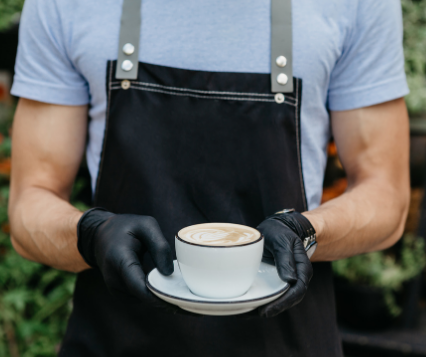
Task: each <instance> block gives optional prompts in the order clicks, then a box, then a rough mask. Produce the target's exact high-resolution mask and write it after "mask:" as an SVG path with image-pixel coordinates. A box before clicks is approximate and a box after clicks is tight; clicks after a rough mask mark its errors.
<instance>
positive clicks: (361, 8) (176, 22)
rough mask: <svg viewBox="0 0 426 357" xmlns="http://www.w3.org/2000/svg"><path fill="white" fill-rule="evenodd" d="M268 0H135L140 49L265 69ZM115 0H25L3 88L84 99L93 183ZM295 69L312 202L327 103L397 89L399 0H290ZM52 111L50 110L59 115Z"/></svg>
mask: <svg viewBox="0 0 426 357" xmlns="http://www.w3.org/2000/svg"><path fill="white" fill-rule="evenodd" d="M270 1H271V0H215V1H200V0H143V1H142V28H141V39H140V51H139V59H140V61H143V62H148V63H153V64H158V65H164V66H169V67H177V68H185V69H194V70H204V71H220V72H250V73H269V72H270V58H269V56H270ZM121 6H122V0H27V1H26V2H25V6H24V10H23V14H22V19H21V27H20V38H19V48H18V56H17V62H16V75H15V78H14V83H13V87H12V94H14V95H16V96H20V97H25V98H29V99H34V100H38V101H42V102H47V103H54V104H64V105H82V104H87V103H89V104H90V117H91V121H90V124H89V143H88V146H87V161H88V166H89V170H90V173H91V175H92V186H93V188H94V187H95V184H96V177H97V173H98V166H99V160H100V153H101V146H102V140H103V135H104V128H105V110H106V100H107V98H106V89H105V79H106V73H105V72H106V63H107V60H111V59H117V53H118V35H119V25H120V16H121ZM293 42H294V43H293V51H294V53H293V59H294V75H295V76H296V77H299V78H301V79H302V80H303V93H302V113H301V126H302V130H301V136H302V168H303V177H304V180H305V185H306V194H307V199H308V204H309V208H310V209H313V208H315V207H316V206H318V205H319V203H320V201H321V194H322V183H323V176H324V168H325V164H326V146H327V142H328V140H329V136H330V120H329V115H328V110H349V109H355V108H360V107H365V106H369V105H373V104H378V103H381V102H385V101H389V100H392V99H395V98H399V97H402V96H405V95H406V94H407V93H408V88H407V84H406V80H405V74H404V57H403V50H402V16H401V5H400V2H399V0H294V1H293ZM58 119H59V118H58Z"/></svg>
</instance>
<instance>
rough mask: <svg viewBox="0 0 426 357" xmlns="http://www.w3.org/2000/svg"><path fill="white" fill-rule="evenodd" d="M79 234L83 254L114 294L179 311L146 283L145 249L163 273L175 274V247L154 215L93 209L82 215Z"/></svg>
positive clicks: (132, 300) (170, 310) (125, 298)
mask: <svg viewBox="0 0 426 357" xmlns="http://www.w3.org/2000/svg"><path fill="white" fill-rule="evenodd" d="M77 236H78V243H77V246H78V250H79V251H80V254H81V255H82V256H83V258H84V260H85V261H86V262H87V263H88V264H89V265H90V266H91V267H97V268H99V270H100V271H101V273H102V276H103V278H104V281H105V284H106V285H107V287H108V290H109V291H110V292H111V293H112V294H113V295H114V296H116V297H118V298H121V299H124V300H125V301H126V302H144V303H148V304H151V306H155V307H159V308H163V309H166V310H168V312H172V313H174V312H176V311H178V310H180V309H178V308H177V307H174V306H173V305H171V304H168V303H166V302H164V301H162V300H160V299H158V298H157V297H156V296H154V295H153V294H152V293H151V292H150V291H149V289H148V288H147V286H146V284H145V273H144V271H143V270H142V265H141V259H142V256H143V254H144V253H145V252H149V253H150V255H151V257H152V259H153V261H154V263H155V266H156V267H157V269H158V270H159V272H160V273H161V274H163V275H170V274H172V273H173V256H172V250H171V248H170V246H169V244H168V243H167V241H166V239H165V238H164V236H163V234H162V232H161V229H160V227H159V225H158V223H157V221H156V220H155V218H153V217H150V216H139V215H134V214H113V213H111V212H108V211H106V210H104V209H102V208H93V209H91V210H89V211H86V212H85V213H84V214H83V216H82V217H81V218H80V221H79V223H78V226H77Z"/></svg>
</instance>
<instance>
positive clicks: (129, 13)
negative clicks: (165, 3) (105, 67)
mask: <svg viewBox="0 0 426 357" xmlns="http://www.w3.org/2000/svg"><path fill="white" fill-rule="evenodd" d="M141 3H142V0H123V10H122V13H121V25H120V40H119V43H118V60H117V69H116V71H115V78H117V79H136V78H137V77H138V63H139V58H138V57H139V38H140V32H141Z"/></svg>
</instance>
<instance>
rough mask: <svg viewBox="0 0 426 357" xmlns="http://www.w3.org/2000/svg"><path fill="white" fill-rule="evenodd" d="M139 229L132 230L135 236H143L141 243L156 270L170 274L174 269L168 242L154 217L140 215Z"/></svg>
mask: <svg viewBox="0 0 426 357" xmlns="http://www.w3.org/2000/svg"><path fill="white" fill-rule="evenodd" d="M138 219H139V229H136V231H135V232H134V233H135V234H134V237H135V238H138V239H139V238H143V239H142V243H143V244H144V245H145V247H146V248H147V250H148V252H149V254H150V255H151V258H152V260H153V261H154V264H155V266H156V267H157V269H158V271H159V272H160V273H161V274H163V275H171V274H173V271H174V266H173V254H172V249H171V248H170V245H169V243H168V242H167V240H166V238H164V235H163V232H161V228H160V226H159V225H158V222H157V220H156V219H155V218H153V217H149V216H140V217H138Z"/></svg>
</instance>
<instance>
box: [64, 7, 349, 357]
mask: <svg viewBox="0 0 426 357" xmlns="http://www.w3.org/2000/svg"><path fill="white" fill-rule="evenodd" d="M274 3H275V5H274ZM277 4H278V5H277ZM283 4H284V5H286V6H287V7H286V8H287V10H289V7H290V9H291V4H290V1H288V0H285V1H283V0H273V9H274V6H275V7H277V6H278V8H280V7H283V6H284V5H283ZM289 4H290V5H289ZM138 6H139V7H138ZM138 9H139V12H138ZM273 12H274V11H273ZM286 14H287V15H286V16H287V17H285V16H284V18H287V20H288V18H289V15H288V11H287V13H286ZM290 19H291V12H290ZM273 20H274V18H273ZM277 21H278V20H277ZM126 26H127V27H126ZM131 27H132V28H131ZM274 28H275V29H276V31H280V29H281V30H282V26H277V25H276V24H275V25H274V23H273V27H272V31H273V34H274ZM139 32H140V0H139V1H138V0H124V3H123V15H122V28H121V31H120V46H119V47H120V54H119V56H118V57H119V58H118V60H117V61H110V62H109V63H108V66H107V67H108V68H107V98H108V104H107V118H106V129H105V138H104V145H103V150H102V157H101V162H100V169H99V174H98V182H97V188H96V193H95V206H100V207H104V208H106V209H107V210H109V211H111V212H114V213H132V214H140V215H149V216H153V217H155V218H156V219H157V220H158V222H159V224H160V227H161V229H162V231H163V234H164V236H165V237H166V239H167V240H168V242H169V244H170V246H171V248H172V250H173V252H174V235H175V233H176V232H177V231H179V230H180V229H181V228H183V227H185V226H189V225H192V224H197V223H205V222H229V223H238V224H243V225H247V226H251V227H256V226H257V225H258V224H259V223H260V222H262V221H263V220H264V219H265V217H266V216H268V215H270V214H272V213H274V212H276V211H278V210H281V209H283V208H288V207H294V208H295V209H296V210H298V211H300V212H303V211H305V210H306V209H307V207H306V199H305V192H304V184H303V177H302V168H301V156H300V107H301V93H302V81H301V80H300V79H297V78H293V77H292V73H291V72H292V68H291V64H289V63H287V65H289V67H287V66H285V67H287V68H285V67H284V69H285V71H284V69H283V68H280V67H279V66H277V65H275V67H276V68H275V67H274V68H273V71H272V72H273V73H272V74H271V75H269V74H254V73H220V72H206V71H193V70H185V69H176V68H170V67H164V66H158V65H152V64H147V63H140V62H137V54H138V46H137V45H135V46H134V48H133V52H132V51H131V47H130V50H129V51H127V53H130V52H132V53H131V54H130V55H129V54H125V53H124V55H123V53H122V51H121V49H122V48H123V47H124V45H123V44H126V43H133V44H135V43H136V44H138V43H139V42H138V41H139ZM272 37H273V38H272V46H273V45H274V41H275V42H277V43H280V40H282V39H281V37H282V36H281V37H280V36H275V40H274V36H272ZM290 37H291V32H290ZM129 39H130V40H129ZM286 40H287V42H286ZM288 42H290V44H291V39H290V40H288V38H287V39H284V41H281V43H287V45H288ZM277 47H279V46H277ZM284 47H286V46H284ZM287 47H288V46H287ZM127 49H129V46H127ZM278 49H279V48H278ZM275 50H276V49H275ZM275 50H274V51H275ZM274 51H272V52H273V54H272V56H273V57H274V58H276V57H275V54H274ZM290 51H291V49H290ZM287 54H288V52H287ZM135 56H136V57H135ZM289 57H291V52H290V56H288V55H287V58H289ZM135 58H136V61H135ZM124 61H130V62H131V64H132V66H130V65H128V66H127V67H126V65H124V66H123V62H124ZM274 63H275V59H274ZM127 64H128V62H127ZM129 67H131V69H130V70H125V69H126V68H127V69H128V68H129ZM123 68H125V69H124V70H123ZM277 73H278V75H280V74H281V73H284V74H285V75H286V77H287V78H288V80H289V81H290V82H287V83H286V84H285V85H280V84H279V83H278V84H277V83H275V79H276V78H277V76H278V75H277ZM271 79H272V80H271ZM271 81H272V93H271ZM284 87H285V88H284ZM278 91H281V92H278ZM289 91H291V92H289ZM274 92H278V94H274ZM283 93H285V95H284V94H283ZM174 258H176V257H174ZM143 266H144V268H145V271H146V272H148V271H149V270H151V269H152V268H153V264H152V261H151V259H150V257H149V255H148V254H146V255H145V256H144V257H143ZM341 355H342V352H341V348H340V337H339V334H338V331H337V327H336V317H335V307H334V292H333V286H332V275H331V268H330V264H328V263H321V264H314V277H313V279H312V281H311V284H310V286H309V289H308V292H307V294H306V296H305V298H304V300H303V301H302V302H301V303H300V304H299V305H297V306H296V307H294V308H292V309H291V310H289V311H286V312H284V313H282V314H280V315H279V316H277V317H275V318H269V319H266V318H258V317H252V318H250V319H247V320H246V319H244V317H243V315H241V316H229V317H214V316H201V315H200V316H180V315H170V314H166V313H162V312H159V311H156V310H154V309H150V307H149V306H144V305H143V304H136V305H125V304H122V303H120V302H118V301H116V300H115V299H113V298H112V296H111V295H110V294H109V293H108V291H107V289H106V286H105V284H104V282H103V279H102V276H101V275H100V273H99V271H98V270H97V269H91V270H88V271H85V272H82V273H80V274H79V275H78V279H77V285H76V290H75V295H74V310H73V313H72V315H71V318H70V321H69V325H68V329H67V333H66V336H65V338H64V341H63V344H62V348H61V352H60V356H62V357H65V356H79V357H85V356H111V357H112V356H114V357H117V356H126V357H131V356H185V357H200V356H203V357H210V356H211V357H219V356H220V357H228V356H229V357H231V356H232V357H235V356H247V357H255V356H256V357H259V356H265V357H278V356H280V357H281V356H292V357H296V356H300V357H308V356H316V357H321V356H324V357H333V356H341Z"/></svg>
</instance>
